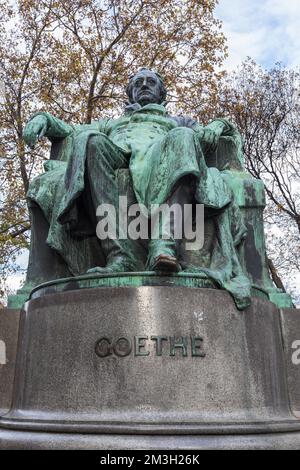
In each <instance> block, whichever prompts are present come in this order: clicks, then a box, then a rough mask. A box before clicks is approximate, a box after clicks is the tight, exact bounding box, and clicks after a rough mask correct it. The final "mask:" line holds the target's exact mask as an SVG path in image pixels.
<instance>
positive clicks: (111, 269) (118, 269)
mask: <svg viewBox="0 0 300 470" xmlns="http://www.w3.org/2000/svg"><path fill="white" fill-rule="evenodd" d="M132 271H135V269H134V266H133V263H132V262H131V260H129V259H128V258H125V257H122V256H120V257H118V258H114V259H112V260H111V261H110V262H108V263H107V265H106V266H103V267H101V266H95V267H94V268H91V269H89V270H88V271H87V273H88V274H93V273H96V274H107V273H126V272H132Z"/></svg>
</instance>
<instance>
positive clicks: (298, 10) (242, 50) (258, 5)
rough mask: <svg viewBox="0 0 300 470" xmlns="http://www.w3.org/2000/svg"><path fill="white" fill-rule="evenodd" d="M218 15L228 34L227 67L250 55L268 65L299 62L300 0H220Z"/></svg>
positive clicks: (267, 66) (217, 9)
mask: <svg viewBox="0 0 300 470" xmlns="http://www.w3.org/2000/svg"><path fill="white" fill-rule="evenodd" d="M215 16H216V17H217V18H218V19H220V20H222V22H223V28H222V30H223V32H224V34H225V36H226V38H227V45H228V52H229V57H228V59H227V60H226V62H225V68H226V69H227V70H233V69H235V68H236V67H237V66H238V65H239V64H240V63H241V62H242V61H243V60H245V59H246V58H247V56H250V57H251V58H252V59H254V60H255V61H256V62H257V63H258V64H260V65H262V66H263V67H265V68H270V67H272V65H274V63H275V62H282V64H283V65H284V66H286V67H288V68H296V67H298V66H299V64H300V0H219V5H218V6H217V8H216V10H215Z"/></svg>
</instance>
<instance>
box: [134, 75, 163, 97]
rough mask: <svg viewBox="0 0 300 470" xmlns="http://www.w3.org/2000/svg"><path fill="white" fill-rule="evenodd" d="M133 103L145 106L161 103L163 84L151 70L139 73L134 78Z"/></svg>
mask: <svg viewBox="0 0 300 470" xmlns="http://www.w3.org/2000/svg"><path fill="white" fill-rule="evenodd" d="M132 101H133V102H134V103H139V104H140V105H141V106H145V105H146V104H148V103H160V101H161V84H160V81H159V79H158V78H157V77H156V75H155V74H154V73H152V72H151V71H149V70H145V71H141V72H138V73H137V74H136V75H135V77H134V78H133V84H132Z"/></svg>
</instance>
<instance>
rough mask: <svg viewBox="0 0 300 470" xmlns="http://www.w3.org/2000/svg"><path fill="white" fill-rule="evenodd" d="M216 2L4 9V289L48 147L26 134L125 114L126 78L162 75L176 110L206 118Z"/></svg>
mask: <svg viewBox="0 0 300 470" xmlns="http://www.w3.org/2000/svg"><path fill="white" fill-rule="evenodd" d="M215 5H216V0H172V1H171V0H159V1H153V0H135V1H130V0H73V1H71V0H68V1H62V0H58V1H54V0H47V1H43V0H40V1H37V0H19V1H18V2H17V3H16V2H14V1H12V0H11V2H7V0H0V7H1V8H0V81H1V83H2V96H1V103H0V133H1V135H0V137H1V148H0V168H1V173H0V269H1V274H2V282H3V280H4V279H5V276H7V274H8V273H9V272H10V270H13V269H16V268H17V267H16V266H14V261H15V258H16V255H17V254H18V253H19V252H20V250H22V249H23V248H24V247H26V246H27V245H28V238H29V229H30V222H29V220H28V212H27V207H26V201H25V195H26V191H27V189H28V184H29V181H30V179H31V177H32V176H33V175H34V174H35V173H37V172H40V171H41V161H42V159H43V158H45V155H46V153H45V148H46V144H44V143H42V144H40V145H39V146H38V147H37V148H36V149H35V150H34V151H29V149H27V148H26V147H25V146H24V143H23V140H22V134H23V129H24V125H25V123H26V122H27V120H28V119H29V117H30V115H31V114H32V113H33V112H34V111H37V110H41V109H43V110H45V111H50V112H52V113H53V114H55V115H56V116H58V117H60V118H62V119H64V120H66V121H71V122H80V123H89V122H91V120H92V119H97V118H98V117H99V116H101V117H103V116H105V115H111V114H112V113H119V112H120V110H121V107H122V105H123V102H124V99H125V94H124V87H125V84H126V82H127V81H128V78H129V76H130V75H131V74H132V73H133V72H135V71H136V70H137V69H138V68H139V67H141V66H148V67H152V68H154V69H156V70H157V71H158V72H160V73H161V74H162V75H163V76H164V79H165V80H166V83H167V86H168V87H169V89H170V95H169V100H170V101H171V106H172V105H174V104H176V103H177V102H180V103H182V106H181V110H182V111H183V110H190V107H191V104H194V103H195V101H196V102H197V109H195V112H194V114H197V115H200V114H201V113H202V114H203V116H205V115H206V114H207V113H208V114H209V111H208V110H209V103H210V102H211V101H212V100H211V99H209V98H213V97H214V99H215V97H216V91H217V83H218V80H219V77H220V76H221V73H220V72H218V70H219V69H220V66H221V64H222V61H223V59H224V57H225V54H226V48H225V38H224V36H223V34H222V33H221V31H220V28H221V24H220V22H219V21H218V20H216V19H215V18H214V16H213V13H214V8H215Z"/></svg>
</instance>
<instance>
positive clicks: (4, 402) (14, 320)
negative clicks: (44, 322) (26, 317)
mask: <svg viewBox="0 0 300 470" xmlns="http://www.w3.org/2000/svg"><path fill="white" fill-rule="evenodd" d="M19 317H20V311H19V310H12V309H8V308H3V309H1V310H0V416H1V415H3V414H4V413H6V412H7V411H8V410H9V409H10V407H11V400H12V390H13V381H14V373H15V362H16V352H17V342H18V330H19Z"/></svg>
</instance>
